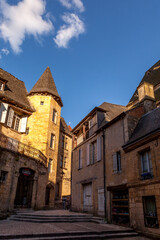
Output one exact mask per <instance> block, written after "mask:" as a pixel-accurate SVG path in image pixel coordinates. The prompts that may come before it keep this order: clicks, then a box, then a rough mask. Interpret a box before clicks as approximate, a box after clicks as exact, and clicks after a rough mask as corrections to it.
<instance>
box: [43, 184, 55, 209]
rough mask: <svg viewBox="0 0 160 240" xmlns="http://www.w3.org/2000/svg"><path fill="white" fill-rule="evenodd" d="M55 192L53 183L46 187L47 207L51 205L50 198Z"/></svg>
mask: <svg viewBox="0 0 160 240" xmlns="http://www.w3.org/2000/svg"><path fill="white" fill-rule="evenodd" d="M53 190H54V185H53V183H51V182H49V183H48V184H47V186H46V199H45V204H46V206H49V205H50V198H51V193H52V191H53Z"/></svg>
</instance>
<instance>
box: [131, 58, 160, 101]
mask: <svg viewBox="0 0 160 240" xmlns="http://www.w3.org/2000/svg"><path fill="white" fill-rule="evenodd" d="M143 82H148V83H150V84H152V85H153V86H154V87H155V86H156V85H158V84H160V60H159V61H158V62H157V63H156V64H154V65H153V66H152V67H151V68H150V69H149V70H148V71H146V72H145V75H144V77H143V78H142V80H141V82H140V84H139V86H140V85H141V84H142V83H143ZM137 99H138V91H137V89H136V91H135V92H134V94H133V96H132V97H131V99H130V101H129V103H131V102H134V101H136V100H137ZM155 99H156V101H160V90H159V89H158V90H156V91H155Z"/></svg>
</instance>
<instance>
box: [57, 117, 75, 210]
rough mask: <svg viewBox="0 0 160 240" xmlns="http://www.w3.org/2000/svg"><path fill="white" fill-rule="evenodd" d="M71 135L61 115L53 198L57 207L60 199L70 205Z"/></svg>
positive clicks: (60, 201)
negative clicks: (54, 195) (54, 194)
mask: <svg viewBox="0 0 160 240" xmlns="http://www.w3.org/2000/svg"><path fill="white" fill-rule="evenodd" d="M72 136H73V134H72V133H71V131H70V130H69V128H68V126H67V124H66V122H65V121H64V118H62V117H61V119H60V135H59V149H58V159H59V160H58V163H57V177H56V198H55V200H56V202H55V204H56V205H57V207H58V206H59V207H61V204H62V201H63V202H64V203H65V205H66V204H67V203H68V204H69V205H70V200H71V199H70V196H71V154H72ZM63 207H65V206H63ZM68 207H69V206H68Z"/></svg>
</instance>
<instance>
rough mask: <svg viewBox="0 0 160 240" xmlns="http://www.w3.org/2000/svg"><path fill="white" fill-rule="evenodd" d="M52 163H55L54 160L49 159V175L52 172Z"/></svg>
mask: <svg viewBox="0 0 160 240" xmlns="http://www.w3.org/2000/svg"><path fill="white" fill-rule="evenodd" d="M52 163H53V160H52V159H51V158H50V159H49V162H48V172H49V173H51V172H52Z"/></svg>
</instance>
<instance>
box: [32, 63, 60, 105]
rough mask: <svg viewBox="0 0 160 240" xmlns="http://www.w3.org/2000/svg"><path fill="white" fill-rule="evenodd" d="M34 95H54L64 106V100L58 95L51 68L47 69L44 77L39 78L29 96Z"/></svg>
mask: <svg viewBox="0 0 160 240" xmlns="http://www.w3.org/2000/svg"><path fill="white" fill-rule="evenodd" d="M32 93H49V94H52V95H53V96H56V97H57V98H58V99H59V100H60V102H61V104H62V100H61V98H60V96H59V94H58V91H57V88H56V85H55V82H54V79H53V77H52V73H51V70H50V68H49V67H47V68H46V70H45V71H44V73H43V74H42V76H41V77H40V78H39V80H38V81H37V82H36V84H35V85H34V87H33V88H32V89H31V91H30V93H29V95H30V94H32Z"/></svg>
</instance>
